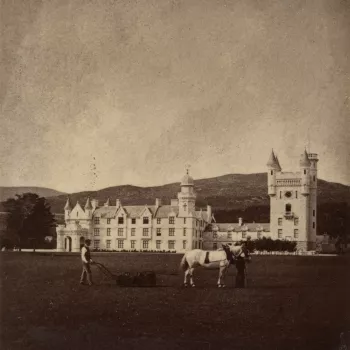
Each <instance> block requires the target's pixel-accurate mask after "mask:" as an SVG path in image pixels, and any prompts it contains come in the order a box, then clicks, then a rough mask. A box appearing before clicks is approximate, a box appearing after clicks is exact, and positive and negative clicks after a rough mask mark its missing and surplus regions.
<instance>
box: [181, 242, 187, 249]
mask: <svg viewBox="0 0 350 350" xmlns="http://www.w3.org/2000/svg"><path fill="white" fill-rule="evenodd" d="M186 246H187V241H183V242H182V248H183V249H186Z"/></svg>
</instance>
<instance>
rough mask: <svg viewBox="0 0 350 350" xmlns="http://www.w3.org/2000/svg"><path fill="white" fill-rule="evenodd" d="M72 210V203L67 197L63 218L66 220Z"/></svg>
mask: <svg viewBox="0 0 350 350" xmlns="http://www.w3.org/2000/svg"><path fill="white" fill-rule="evenodd" d="M71 211H72V205H71V203H70V198H69V197H67V202H66V205H65V206H64V219H65V220H67V219H69V215H70V213H71Z"/></svg>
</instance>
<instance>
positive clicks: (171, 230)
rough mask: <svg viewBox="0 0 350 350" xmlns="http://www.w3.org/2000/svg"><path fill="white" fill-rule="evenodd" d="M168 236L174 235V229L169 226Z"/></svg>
mask: <svg viewBox="0 0 350 350" xmlns="http://www.w3.org/2000/svg"><path fill="white" fill-rule="evenodd" d="M169 236H175V229H174V228H169Z"/></svg>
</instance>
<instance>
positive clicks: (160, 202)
mask: <svg viewBox="0 0 350 350" xmlns="http://www.w3.org/2000/svg"><path fill="white" fill-rule="evenodd" d="M161 205H162V200H161V199H160V198H156V207H157V208H158V207H160V206H161Z"/></svg>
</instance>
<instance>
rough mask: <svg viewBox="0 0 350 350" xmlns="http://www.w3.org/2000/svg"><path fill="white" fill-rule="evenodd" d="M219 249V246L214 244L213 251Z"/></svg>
mask: <svg viewBox="0 0 350 350" xmlns="http://www.w3.org/2000/svg"><path fill="white" fill-rule="evenodd" d="M217 249H218V244H217V243H216V242H215V243H213V250H217Z"/></svg>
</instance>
